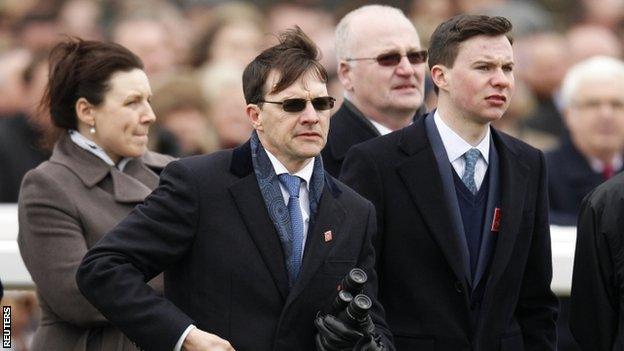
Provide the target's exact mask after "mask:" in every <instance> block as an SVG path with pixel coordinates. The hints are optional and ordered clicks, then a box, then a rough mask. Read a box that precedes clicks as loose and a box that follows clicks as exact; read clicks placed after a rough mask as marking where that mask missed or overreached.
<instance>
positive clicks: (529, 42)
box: [515, 32, 569, 139]
mask: <svg viewBox="0 0 624 351" xmlns="http://www.w3.org/2000/svg"><path fill="white" fill-rule="evenodd" d="M515 47H516V48H517V50H518V51H517V52H516V56H517V57H519V62H518V65H519V66H520V69H519V71H518V72H517V76H518V77H519V78H520V79H521V80H522V81H524V82H525V83H526V84H527V85H528V87H529V89H530V90H531V92H532V93H533V95H534V96H535V98H536V105H535V108H534V109H533V110H532V111H530V112H528V113H527V114H528V117H527V119H526V125H527V126H528V127H530V128H533V129H536V130H539V131H542V132H544V133H548V134H550V135H552V136H554V137H555V138H557V139H561V138H563V137H565V136H566V135H567V131H566V129H565V125H564V123H563V120H562V118H561V111H560V106H559V105H558V104H559V102H558V90H559V86H560V84H561V80H562V79H563V76H564V75H565V72H566V70H567V68H568V66H569V54H568V46H567V41H566V39H565V37H564V36H563V35H562V34H560V33H557V32H540V33H536V34H532V35H530V36H528V37H525V38H522V39H521V40H518V42H517V44H515Z"/></svg>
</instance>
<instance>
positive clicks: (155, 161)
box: [141, 151, 176, 169]
mask: <svg viewBox="0 0 624 351" xmlns="http://www.w3.org/2000/svg"><path fill="white" fill-rule="evenodd" d="M175 159H176V158H175V157H172V156H169V155H165V154H159V153H158V152H154V151H147V152H146V153H145V155H143V156H142V157H141V160H142V161H143V163H145V164H146V165H147V166H148V167H150V168H154V169H163V168H165V166H167V164H168V163H169V162H171V161H173V160H175Z"/></svg>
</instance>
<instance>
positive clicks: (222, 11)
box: [190, 2, 266, 69]
mask: <svg viewBox="0 0 624 351" xmlns="http://www.w3.org/2000/svg"><path fill="white" fill-rule="evenodd" d="M265 40H266V35H265V28H264V15H263V13H262V12H261V11H260V10H259V9H258V8H256V7H255V6H254V5H252V4H250V3H242V2H231V3H224V4H222V5H219V6H217V7H216V8H215V9H213V11H212V17H211V18H210V19H209V21H206V23H204V25H203V28H202V29H201V31H200V32H199V34H198V38H197V39H196V43H195V45H193V48H192V51H191V57H190V64H191V65H192V66H193V67H202V66H208V65H210V64H224V63H227V64H231V65H235V66H240V67H241V69H243V68H245V66H246V65H247V64H248V63H249V62H251V60H252V59H253V58H254V57H256V55H258V53H259V52H260V51H261V50H262V49H263V42H264V41H265Z"/></svg>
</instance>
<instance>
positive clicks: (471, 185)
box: [462, 148, 480, 195]
mask: <svg viewBox="0 0 624 351" xmlns="http://www.w3.org/2000/svg"><path fill="white" fill-rule="evenodd" d="M479 154H480V152H479V150H478V149H475V148H472V149H470V150H468V151H466V153H465V154H464V160H465V161H466V166H465V167H464V175H462V182H464V184H465V185H466V188H468V190H470V192H471V193H472V194H473V195H474V194H476V193H477V183H475V179H474V174H475V166H476V165H477V160H478V159H479Z"/></svg>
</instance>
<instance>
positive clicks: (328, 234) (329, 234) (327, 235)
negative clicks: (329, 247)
mask: <svg viewBox="0 0 624 351" xmlns="http://www.w3.org/2000/svg"><path fill="white" fill-rule="evenodd" d="M323 237H324V238H325V242H330V241H332V239H333V237H332V232H331V230H328V231H326V232H325V233H323Z"/></svg>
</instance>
